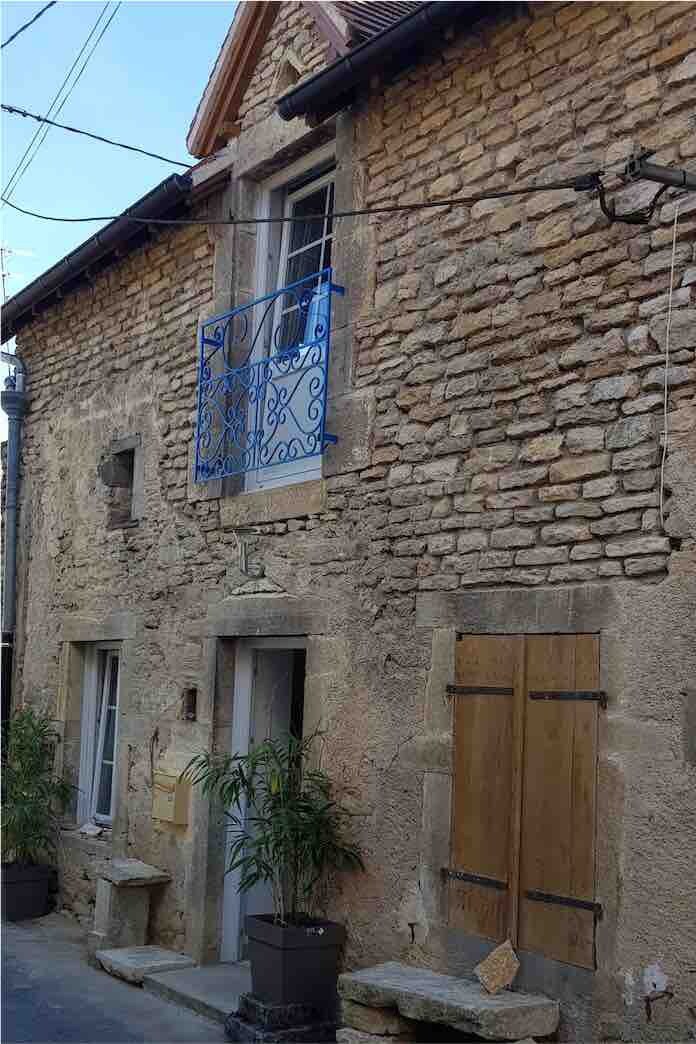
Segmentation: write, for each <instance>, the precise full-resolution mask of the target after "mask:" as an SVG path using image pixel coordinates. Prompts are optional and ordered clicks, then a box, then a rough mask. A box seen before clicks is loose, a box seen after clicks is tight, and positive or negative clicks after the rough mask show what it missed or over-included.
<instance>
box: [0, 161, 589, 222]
mask: <svg viewBox="0 0 696 1044" xmlns="http://www.w3.org/2000/svg"><path fill="white" fill-rule="evenodd" d="M598 184H599V172H594V173H592V174H580V175H578V176H577V177H575V178H568V179H566V180H565V181H552V182H547V183H546V184H543V185H527V186H523V187H521V188H513V189H498V190H496V191H491V192H479V193H477V194H476V195H473V196H458V197H453V198H450V199H435V200H428V202H423V203H394V204H392V205H391V206H384V207H364V208H361V209H357V210H334V211H331V212H329V213H328V214H303V215H302V216H301V217H293V216H292V215H290V216H287V217H264V218H236V217H229V218H141V217H131V215H130V214H128V213H123V214H104V215H101V216H99V217H79V218H71V217H57V216H54V215H51V214H39V213H37V212H36V211H34V210H27V209H25V208H24V207H19V206H17V204H16V203H10V201H9V200H8V199H6V198H5V197H4V196H2V197H0V199H2V202H3V203H7V204H8V206H10V207H12V209H13V210H17V211H19V213H20V214H26V215H27V216H28V217H33V218H39V220H41V221H59V222H61V223H67V224H82V223H85V222H90V221H118V220H120V219H121V218H123V219H125V220H127V221H133V222H137V223H138V224H142V225H274V224H292V223H293V222H296V221H320V220H321V221H323V220H324V219H325V218H331V219H332V220H334V221H337V220H339V219H340V218H354V217H370V216H373V215H379V214H402V213H411V212H413V211H418V210H429V209H434V208H437V207H461V206H470V205H471V204H473V203H480V202H482V201H483V200H486V199H508V198H509V197H511V196H527V195H532V194H533V193H535V192H554V191H561V190H562V189H569V188H572V189H575V191H576V192H592V191H595V190H596V188H597V186H598Z"/></svg>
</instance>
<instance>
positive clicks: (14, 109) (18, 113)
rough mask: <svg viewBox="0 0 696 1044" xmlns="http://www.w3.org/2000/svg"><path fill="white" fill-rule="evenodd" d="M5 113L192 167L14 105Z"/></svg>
mask: <svg viewBox="0 0 696 1044" xmlns="http://www.w3.org/2000/svg"><path fill="white" fill-rule="evenodd" d="M0 108H2V111H3V112H9V113H11V114H12V115H13V116H28V117H29V119H32V120H37V121H38V122H39V123H47V124H49V125H50V126H51V127H59V128H60V129H61V130H66V131H72V133H73V134H82V135H84V137H86V138H93V139H94V140H95V141H103V142H104V143H105V144H106V145H115V146H117V147H118V148H119V149H128V151H129V152H139V153H141V154H142V155H143V156H150V157H151V158H152V159H158V160H163V162H165V163H172V164H173V165H174V166H175V167H185V168H186V170H188V169H189V168H190V167H191V164H190V163H182V162H181V161H180V160H174V159H170V158H169V157H168V156H160V155H159V153H157V152H148V151H147V149H140V148H138V147H137V146H136V145H126V144H125V143H124V142H122V141H114V140H113V139H112V138H104V137H102V135H101V134H92V132H91V131H86V130H79V129H78V128H77V127H69V126H68V125H67V124H66V123H56V121H55V120H49V119H47V118H46V117H45V116H37V114H36V113H34V112H27V110H26V109H18V108H17V107H16V106H14V105H2V106H0Z"/></svg>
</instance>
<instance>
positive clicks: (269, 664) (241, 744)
mask: <svg viewBox="0 0 696 1044" xmlns="http://www.w3.org/2000/svg"><path fill="white" fill-rule="evenodd" d="M298 644H299V643H298ZM278 646H280V642H277V643H276V642H275V641H273V640H269V641H268V642H263V641H262V640H261V641H259V643H258V644H256V643H255V642H254V643H253V644H252V641H240V642H239V643H238V652H237V661H236V663H237V666H236V671H235V687H234V712H233V725H232V750H233V752H234V751H238V752H240V753H242V752H246V751H248V750H249V749H250V748H251V747H252V746H253V745H254V744H258V743H263V742H264V740H266V739H277V738H281V737H283V736H285V735H287V733H288V732H289V731H290V720H291V712H292V693H293V670H294V667H295V663H296V661H295V656H294V647H290V648H289V647H288V646H287V645H285V647H282V646H281V647H278ZM238 887H239V874H238V873H236V872H235V873H231V874H226V876H225V882H224V892H223V919H222V942H221V948H220V959H221V960H223V961H238V960H242V959H244V958H245V956H246V953H245V950H246V945H245V936H244V918H245V916H246V915H247V914H261V913H272V912H273V901H272V897H271V889H270V886H269V885H268V884H266V883H264V882H259V883H258V884H256V885H255V886H254V887H253V888H252V889H250V891H248V892H245V893H244V894H243V895H240V894H239V891H238Z"/></svg>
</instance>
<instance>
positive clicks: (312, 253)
mask: <svg viewBox="0 0 696 1044" xmlns="http://www.w3.org/2000/svg"><path fill="white" fill-rule="evenodd" d="M321 248H322V244H321V243H315V245H314V246H312V247H309V248H308V249H307V250H303V251H301V253H299V254H295V256H294V257H291V258H290V259H289V261H288V273H287V280H286V286H288V285H289V284H290V283H296V282H297V281H298V280H299V279H304V278H305V276H309V275H312V273H313V272H318V271H319V269H320V268H321V254H322V250H321ZM283 303H284V304H285V302H283ZM288 303H289V302H288Z"/></svg>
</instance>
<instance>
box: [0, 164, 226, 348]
mask: <svg viewBox="0 0 696 1044" xmlns="http://www.w3.org/2000/svg"><path fill="white" fill-rule="evenodd" d="M228 176H229V174H228V172H227V171H225V172H222V173H218V174H213V175H212V176H211V177H210V178H209V179H206V180H204V181H203V182H202V183H201V185H200V189H198V188H194V177H193V176H192V175H191V174H172V175H170V176H169V177H168V178H165V180H164V181H162V182H160V184H159V185H156V186H155V188H153V189H151V190H150V192H148V193H146V195H144V196H142V197H141V198H140V199H139V200H137V201H136V202H135V203H133V204H132V206H130V207H128V208H127V210H124V212H123V214H121V215H120V216H119V217H117V218H116V219H115V220H114V221H111V222H110V223H109V224H108V225H105V226H104V228H102V229H100V230H99V231H98V232H95V233H94V235H93V236H90V238H89V239H87V240H85V242H84V243H82V244H80V246H78V247H76V249H75V250H73V251H71V252H70V253H69V254H66V256H65V257H64V258H62V260H60V261H58V262H57V264H55V265H53V266H52V267H51V268H49V269H48V270H47V271H46V272H44V273H43V275H40V276H38V278H37V279H34V280H33V282H31V283H29V285H28V286H25V287H24V288H23V289H22V290H20V291H19V292H18V293H16V294H15V295H14V296H13V297H11V298H10V299H9V300H8V301H7V302H6V304H5V306H4V307H3V310H2V335H1V337H0V342H1V343H3V344H4V343H5V342H6V341H8V340H9V339H10V338H11V337H13V336H14V335H15V333H16V332H17V330H18V329H19V327H20V326H22V325H24V323H25V322H26V321H27V313H34V312H35V310H36V308H37V307H38V306H39V305H40V304H41V303H42V302H45V301H46V299H47V298H48V297H50V296H51V295H52V294H55V293H56V292H58V291H60V289H61V288H62V287H64V286H65V285H66V284H67V283H70V282H73V281H74V280H75V279H77V278H78V277H79V276H81V275H83V274H84V273H85V272H86V271H88V270H89V268H90V266H91V265H95V264H97V263H98V262H99V261H102V260H103V259H104V258H106V257H107V256H108V255H109V254H113V253H114V251H116V250H118V249H119V248H123V247H125V248H126V249H127V248H128V245H129V241H130V240H132V239H133V238H134V237H135V236H136V235H137V234H138V232H139V231H141V230H142V227H143V226H142V225H141V224H140V222H137V223H136V222H134V221H132V220H129V219H131V218H155V217H161V216H162V215H163V214H166V213H167V212H169V211H171V210H172V209H173V208H174V207H176V206H177V205H179V204H181V203H182V202H184V201H185V200H187V199H190V198H191V196H192V194H194V193H195V195H196V197H198V195H199V194H200V192H201V191H203V192H204V194H206V195H207V194H208V193H209V192H210V191H211V190H213V189H214V187H215V185H216V184H218V183H219V182H221V181H222V180H223V179H224V180H226V178H227V177H228Z"/></svg>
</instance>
